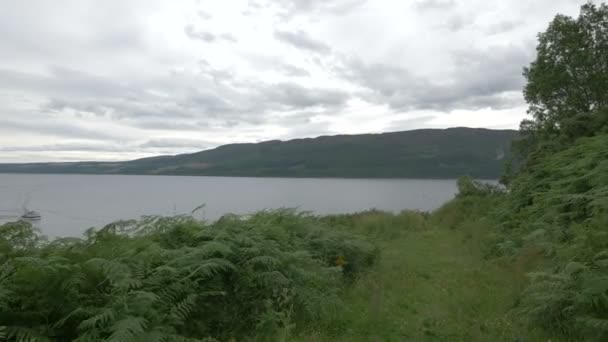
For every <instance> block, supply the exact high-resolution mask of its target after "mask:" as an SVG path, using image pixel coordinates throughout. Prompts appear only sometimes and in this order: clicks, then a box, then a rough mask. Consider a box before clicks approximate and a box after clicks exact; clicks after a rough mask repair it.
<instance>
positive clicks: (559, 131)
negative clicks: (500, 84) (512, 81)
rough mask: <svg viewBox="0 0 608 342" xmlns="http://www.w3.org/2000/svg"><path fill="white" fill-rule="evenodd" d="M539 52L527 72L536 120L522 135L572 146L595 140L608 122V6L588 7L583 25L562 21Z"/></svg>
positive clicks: (524, 126)
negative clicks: (560, 140) (557, 139)
mask: <svg viewBox="0 0 608 342" xmlns="http://www.w3.org/2000/svg"><path fill="white" fill-rule="evenodd" d="M536 50H537V57H536V60H535V61H533V62H532V63H531V64H530V66H529V67H527V68H525V69H524V76H525V77H526V79H527V81H528V83H527V85H526V87H525V89H524V96H525V99H526V101H527V102H528V103H529V105H530V108H529V113H530V114H532V116H533V118H534V120H524V121H523V122H522V125H521V129H522V132H523V133H528V135H534V136H535V137H534V138H535V139H536V138H538V136H536V135H540V136H541V138H543V137H545V138H547V137H555V135H560V136H564V137H566V138H568V139H569V140H572V139H575V138H577V137H579V136H589V135H593V134H595V133H596V132H597V131H598V130H600V129H601V128H602V127H603V126H605V125H606V123H607V122H608V111H607V108H608V91H607V90H608V6H607V5H606V4H601V5H599V6H598V5H595V4H593V3H591V2H590V3H587V4H585V5H583V6H582V7H581V12H580V15H579V17H578V18H577V19H574V18H572V17H569V16H565V15H557V16H556V17H555V19H553V21H552V22H551V23H550V25H549V27H548V29H547V30H546V31H545V32H543V33H540V34H539V36H538V47H537V49H536Z"/></svg>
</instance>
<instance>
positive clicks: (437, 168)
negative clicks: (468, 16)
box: [0, 127, 518, 179]
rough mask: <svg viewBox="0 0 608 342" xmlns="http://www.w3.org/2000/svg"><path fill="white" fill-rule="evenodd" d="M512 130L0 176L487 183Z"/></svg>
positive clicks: (226, 151)
mask: <svg viewBox="0 0 608 342" xmlns="http://www.w3.org/2000/svg"><path fill="white" fill-rule="evenodd" d="M517 135H518V133H517V131H513V130H488V129H473V128H461V127H459V128H449V129H420V130H412V131H404V132H391V133H382V134H361V135H336V136H321V137H317V138H308V139H294V140H289V141H279V140H271V141H265V142H260V143H251V144H230V145H224V146H220V147H217V148H215V149H211V150H206V151H201V152H197V153H192V154H180V155H175V156H159V157H152V158H145V159H138V160H132V161H126V162H77V163H35V164H0V172H2V173H9V172H10V173H82V174H144V175H197V176H252V177H372V178H401V177H403V178H407V177H411V178H455V177H458V176H461V175H470V176H473V177H478V178H488V179H495V178H498V177H499V176H500V174H501V170H502V163H503V161H504V159H505V158H506V156H507V155H508V153H509V147H510V144H511V142H512V141H513V140H514V139H515V137H517Z"/></svg>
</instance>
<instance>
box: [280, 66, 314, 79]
mask: <svg viewBox="0 0 608 342" xmlns="http://www.w3.org/2000/svg"><path fill="white" fill-rule="evenodd" d="M282 70H283V71H284V72H285V74H286V75H287V76H294V77H308V76H310V72H308V71H307V70H305V69H302V68H299V67H297V66H294V65H291V64H285V65H283V67H282Z"/></svg>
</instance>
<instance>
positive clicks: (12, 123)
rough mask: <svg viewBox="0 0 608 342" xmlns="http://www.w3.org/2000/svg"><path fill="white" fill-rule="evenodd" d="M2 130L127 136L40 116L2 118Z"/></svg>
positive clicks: (70, 135)
mask: <svg viewBox="0 0 608 342" xmlns="http://www.w3.org/2000/svg"><path fill="white" fill-rule="evenodd" d="M0 132H6V133H14V132H28V133H40V134H43V135H49V136H56V137H61V138H65V137H67V138H80V139H96V140H120V139H123V138H125V137H123V136H121V135H119V134H116V133H109V132H103V131H100V130H95V129H90V128H86V127H81V126H78V125H74V124H72V123H70V122H69V121H67V120H57V119H48V118H40V119H38V120H32V119H25V120H23V119H22V120H8V119H2V118H0Z"/></svg>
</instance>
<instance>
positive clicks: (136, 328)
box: [0, 210, 375, 341]
mask: <svg viewBox="0 0 608 342" xmlns="http://www.w3.org/2000/svg"><path fill="white" fill-rule="evenodd" d="M15 242H17V243H15ZM374 251H375V248H374V246H373V245H371V244H370V243H368V242H366V241H365V240H363V239H362V238H360V237H357V236H354V235H350V234H347V233H345V232H337V231H334V230H332V227H330V226H328V225H327V224H324V223H323V222H321V220H320V219H318V218H317V217H315V216H312V215H309V214H306V213H299V212H296V211H293V210H277V211H266V212H260V213H257V214H254V215H251V216H250V217H239V216H225V217H223V218H222V219H220V220H218V221H217V222H215V223H211V224H207V223H204V222H199V221H196V220H194V219H192V218H189V217H183V216H182V217H174V218H160V217H148V218H145V219H143V220H141V221H129V222H121V223H117V224H112V225H108V226H106V227H105V228H103V229H101V230H97V231H89V232H88V233H87V236H86V238H83V239H74V238H73V239H60V240H55V241H51V242H45V241H44V240H42V239H40V238H39V235H38V234H37V233H36V232H34V231H33V230H32V229H31V227H29V226H27V225H23V224H18V225H15V224H10V225H4V226H0V335H5V337H6V338H8V340H16V341H20V340H40V341H43V340H56V341H89V340H90V341H98V340H105V339H109V340H117V341H140V340H141V341H144V340H145V341H148V340H151V341H201V340H205V339H207V340H211V339H212V338H217V339H220V340H227V339H231V338H235V339H238V340H246V339H256V338H257V339H261V340H268V339H270V336H278V335H283V336H287V335H289V334H290V333H291V331H292V330H294V329H298V328H301V327H304V326H306V325H307V324H320V322H322V321H326V320H330V319H331V318H332V317H334V316H335V315H337V314H338V312H339V310H340V307H341V305H342V304H341V301H340V297H339V295H338V294H339V291H340V290H341V289H342V288H343V287H344V286H346V283H345V282H344V281H345V280H346V279H352V278H354V277H356V276H357V274H358V273H359V272H361V271H362V270H364V269H365V268H366V267H368V266H369V265H370V264H371V263H373V261H374V257H375V254H374ZM337 260H341V261H340V262H339V263H338V262H337Z"/></svg>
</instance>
